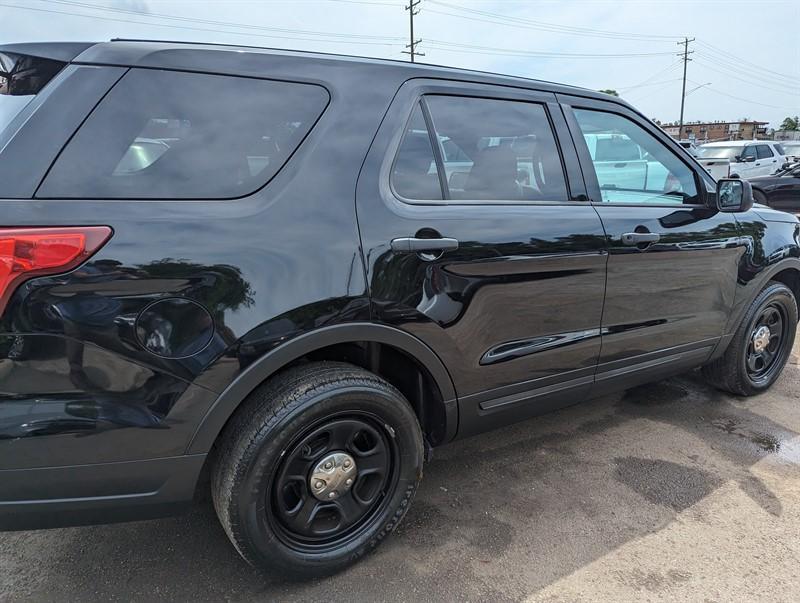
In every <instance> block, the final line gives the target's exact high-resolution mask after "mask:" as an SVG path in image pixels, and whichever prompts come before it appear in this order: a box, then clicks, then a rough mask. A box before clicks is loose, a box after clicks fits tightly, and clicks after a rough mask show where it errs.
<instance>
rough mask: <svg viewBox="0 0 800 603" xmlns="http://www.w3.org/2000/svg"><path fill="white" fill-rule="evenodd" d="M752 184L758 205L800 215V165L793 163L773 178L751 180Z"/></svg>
mask: <svg viewBox="0 0 800 603" xmlns="http://www.w3.org/2000/svg"><path fill="white" fill-rule="evenodd" d="M750 184H751V185H752V186H753V197H754V198H755V200H756V201H757V202H758V203H762V204H764V205H769V206H770V207H774V208H775V209H780V210H782V211H790V212H793V213H796V214H797V213H800V163H793V164H791V165H789V166H788V167H786V168H784V169H782V170H778V172H777V173H776V174H774V175H772V176H757V177H756V178H751V179H750Z"/></svg>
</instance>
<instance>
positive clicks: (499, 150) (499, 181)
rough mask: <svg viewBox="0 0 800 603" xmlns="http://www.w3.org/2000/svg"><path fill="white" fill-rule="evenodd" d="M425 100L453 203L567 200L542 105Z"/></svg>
mask: <svg viewBox="0 0 800 603" xmlns="http://www.w3.org/2000/svg"><path fill="white" fill-rule="evenodd" d="M425 99H426V102H427V103H428V107H429V109H430V114H431V119H432V121H433V127H434V128H435V130H436V138H437V140H438V141H439V144H440V146H441V147H442V156H443V160H444V166H443V167H444V170H445V174H446V177H447V183H448V192H449V195H450V198H451V199H468V200H485V201H518V200H523V201H524V200H555V201H564V200H566V199H567V198H568V197H567V187H566V183H565V180H564V171H563V168H562V166H561V157H560V155H559V152H558V148H557V146H556V142H555V138H554V136H553V132H552V130H551V128H550V122H549V120H548V118H547V113H546V112H545V109H544V106H543V105H540V104H536V103H526V102H518V101H507V100H494V99H485V98H471V97H455V96H428V97H425ZM456 149H457V150H456Z"/></svg>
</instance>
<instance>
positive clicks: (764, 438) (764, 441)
mask: <svg viewBox="0 0 800 603" xmlns="http://www.w3.org/2000/svg"><path fill="white" fill-rule="evenodd" d="M749 439H750V441H751V442H753V444H755V445H756V446H758V447H759V448H761V450H764V451H766V452H778V451H779V450H780V449H781V441H780V440H779V439H778V438H777V437H775V436H774V435H771V434H768V433H751V435H750V438H749Z"/></svg>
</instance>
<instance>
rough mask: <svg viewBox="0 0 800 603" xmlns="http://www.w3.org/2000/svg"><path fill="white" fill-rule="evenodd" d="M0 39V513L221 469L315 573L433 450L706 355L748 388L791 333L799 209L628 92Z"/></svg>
mask: <svg viewBox="0 0 800 603" xmlns="http://www.w3.org/2000/svg"><path fill="white" fill-rule="evenodd" d="M0 68H1V69H2V73H1V74H0V76H1V77H0V92H2V96H0V108H3V109H4V110H3V112H2V113H0V115H1V116H2V117H3V123H2V124H0V198H1V199H2V201H0V206H2V215H3V218H2V228H0V282H1V283H2V285H1V287H0V302H2V308H0V311H1V312H2V318H1V319H0V320H1V322H2V325H1V326H2V329H1V330H0V526H2V528H4V529H27V528H32V527H47V526H57V525H70V524H80V523H92V522H106V521H117V520H126V519H137V518H144V517H153V516H160V515H164V514H168V513H172V512H176V511H179V510H181V509H183V508H185V507H187V506H188V505H189V503H190V502H191V501H192V499H193V497H194V495H195V491H196V489H197V486H198V484H200V485H201V486H204V487H208V486H207V484H208V481H210V483H211V486H210V487H211V490H212V496H213V501H214V505H215V507H216V510H217V513H218V514H219V518H220V520H221V522H222V524H223V526H224V527H225V530H226V531H227V533H228V535H229V536H230V539H231V540H232V542H233V543H234V545H235V546H236V548H237V550H238V551H239V552H240V553H241V554H242V556H243V557H244V558H245V559H247V560H248V561H249V562H251V563H252V564H254V565H256V566H258V567H261V568H264V569H266V570H268V571H271V572H276V573H278V574H281V575H289V574H295V575H297V574H299V575H318V574H323V573H327V572H332V571H335V570H337V569H340V568H342V567H344V566H346V565H347V564H349V563H350V562H352V561H354V560H356V559H358V558H359V557H360V556H361V555H363V554H364V553H366V552H368V551H369V550H371V549H373V548H374V547H375V546H376V545H377V544H378V543H379V542H380V541H381V540H382V539H383V538H384V537H385V536H386V535H388V534H389V533H390V532H391V531H392V530H394V529H395V527H396V526H397V524H398V522H399V521H400V520H401V519H402V518H403V516H404V515H405V513H406V511H407V510H408V508H409V505H410V503H411V499H412V498H413V496H414V492H415V490H416V488H417V484H418V482H419V480H420V478H421V477H422V468H423V460H424V459H425V458H426V456H427V455H429V454H430V451H431V450H432V449H433V448H434V447H436V446H440V445H442V444H445V443H447V442H450V441H451V440H453V439H454V438H456V437H464V436H468V435H471V434H475V433H478V432H481V431H485V430H488V429H492V428H495V427H498V426H500V425H504V424H507V423H510V422H514V421H520V420H522V419H525V418H528V417H532V416H534V415H537V414H541V413H544V412H547V411H550V410H553V409H555V408H559V407H562V406H565V405H568V404H572V403H575V402H578V401H580V400H584V399H586V398H588V397H590V396H598V395H602V394H605V393H607V392H610V391H612V390H619V389H624V388H629V387H631V386H634V385H637V384H640V383H643V382H647V381H652V380H656V379H662V378H664V377H667V376H669V375H672V374H675V373H680V372H682V371H687V370H690V369H694V368H696V367H703V371H704V372H705V374H706V375H707V376H708V378H709V379H710V380H711V381H712V382H713V383H714V384H715V385H717V386H718V387H720V388H722V389H724V390H727V391H729V392H733V393H735V394H739V395H751V394H756V393H758V392H761V391H763V390H765V389H767V388H768V387H769V386H770V385H771V384H772V383H773V382H774V381H775V380H776V379H777V378H778V376H779V374H780V372H781V370H782V369H783V367H784V364H785V362H786V360H787V357H788V355H789V353H790V349H791V346H792V342H793V340H794V336H795V328H796V325H797V305H796V301H795V300H796V298H797V297H798V295H800V247H799V246H798V243H800V224H799V223H798V220H797V218H795V217H794V216H791V215H789V214H785V213H781V212H778V211H775V210H772V209H769V208H767V207H761V206H756V207H752V204H753V199H752V191H751V190H750V188H749V185H748V184H747V183H746V182H743V181H740V180H736V179H729V180H722V181H720V182H718V183H715V182H714V181H713V180H712V179H711V178H710V177H709V175H708V174H707V173H706V172H705V171H704V170H703V169H702V167H700V165H698V164H697V163H696V162H695V160H694V159H693V158H692V157H690V156H689V155H688V154H687V153H686V152H685V151H684V150H683V149H681V147H680V146H679V145H678V143H677V142H675V141H673V140H671V139H670V138H669V137H668V136H667V135H666V134H665V133H664V132H662V131H661V130H660V129H659V128H658V127H657V126H656V125H655V124H653V123H652V122H651V121H650V120H648V119H646V118H645V117H644V116H642V115H641V114H640V113H638V112H637V111H636V110H634V109H633V108H631V107H630V106H629V105H627V104H626V103H624V102H623V101H621V100H619V99H617V98H612V97H609V96H606V95H603V94H599V93H595V92H592V91H589V90H583V89H579V88H573V87H568V86H561V85H556V84H549V83H544V82H538V81H531V80H525V79H519V78H511V77H502V76H497V75H491V74H485V73H477V72H471V71H462V70H455V69H447V68H439V67H431V66H425V65H412V64H408V63H401V62H393V61H381V60H365V59H360V58H351V57H341V56H326V55H319V54H309V53H300V52H286V51H276V50H264V49H253V48H239V47H231V46H213V45H199V44H181V43H172V42H169V43H167V42H152V41H121V40H120V41H112V42H109V43H101V44H74V43H69V44H21V45H7V46H0ZM204 470H205V471H207V472H208V475H209V476H210V480H205V481H204V480H203V479H201V476H202V475H203V474H204Z"/></svg>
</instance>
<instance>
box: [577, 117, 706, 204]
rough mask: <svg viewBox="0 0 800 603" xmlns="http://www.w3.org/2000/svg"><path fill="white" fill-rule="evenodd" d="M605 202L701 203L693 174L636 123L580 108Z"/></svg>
mask: <svg viewBox="0 0 800 603" xmlns="http://www.w3.org/2000/svg"><path fill="white" fill-rule="evenodd" d="M575 117H576V118H577V120H578V124H579V126H580V128H581V132H582V133H583V138H584V140H585V141H586V145H587V146H588V147H589V155H591V158H592V162H593V164H594V169H595V173H596V174H597V180H598V183H599V184H600V192H601V195H602V200H603V201H604V202H608V203H637V204H640V203H655V204H664V203H668V204H671V203H675V204H681V203H698V202H699V201H698V194H697V185H696V184H695V177H694V172H692V170H691V169H689V167H688V166H687V165H686V164H685V163H683V162H682V161H681V160H680V159H678V157H677V156H676V155H675V154H674V153H672V151H670V150H669V148H668V147H666V146H665V145H664V144H663V143H662V142H661V141H659V140H658V139H657V138H656V137H654V136H653V135H652V134H650V133H649V132H647V131H646V130H645V129H643V128H642V127H641V126H639V125H637V124H636V123H635V122H633V121H631V120H629V119H627V118H625V117H622V116H621V115H616V114H614V113H607V112H605V111H593V110H586V109H576V110H575Z"/></svg>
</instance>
